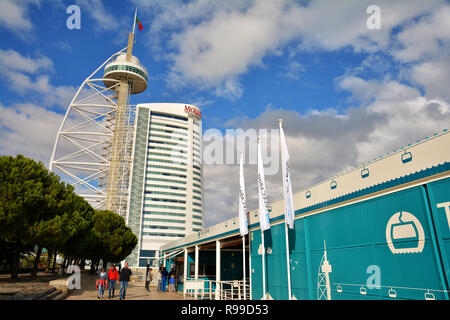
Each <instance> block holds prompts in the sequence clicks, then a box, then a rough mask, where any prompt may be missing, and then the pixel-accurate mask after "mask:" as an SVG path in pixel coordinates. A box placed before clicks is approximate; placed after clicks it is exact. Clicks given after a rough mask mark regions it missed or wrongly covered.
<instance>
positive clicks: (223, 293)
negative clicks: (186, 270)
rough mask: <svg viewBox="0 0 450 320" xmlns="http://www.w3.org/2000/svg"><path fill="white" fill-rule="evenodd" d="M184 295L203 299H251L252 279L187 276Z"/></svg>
mask: <svg viewBox="0 0 450 320" xmlns="http://www.w3.org/2000/svg"><path fill="white" fill-rule="evenodd" d="M183 293H184V295H190V296H192V297H194V298H195V299H201V300H205V299H206V300H208V299H209V300H250V281H246V284H245V290H244V281H242V280H231V281H216V280H208V279H194V278H187V279H186V281H185V282H184V284H183Z"/></svg>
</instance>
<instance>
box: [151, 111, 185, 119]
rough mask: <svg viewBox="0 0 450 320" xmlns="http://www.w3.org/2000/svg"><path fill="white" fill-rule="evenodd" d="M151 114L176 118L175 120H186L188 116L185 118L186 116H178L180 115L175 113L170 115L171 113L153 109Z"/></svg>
mask: <svg viewBox="0 0 450 320" xmlns="http://www.w3.org/2000/svg"><path fill="white" fill-rule="evenodd" d="M152 116H158V117H164V118H169V119H176V120H181V121H187V120H188V118H186V117H180V116H176V115H172V114H165V113H160V112H155V111H152Z"/></svg>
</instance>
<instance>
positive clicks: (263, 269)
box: [258, 137, 266, 300]
mask: <svg viewBox="0 0 450 320" xmlns="http://www.w3.org/2000/svg"><path fill="white" fill-rule="evenodd" d="M260 143H261V138H260V137H258V160H259V154H260V153H261V150H260V148H261V147H260ZM258 188H260V187H259V186H258ZM264 211H265V210H264ZM259 214H260V215H261V214H263V215H265V214H266V213H265V212H261V210H259ZM260 219H261V217H260ZM261 244H262V255H261V259H262V276H263V300H266V245H265V242H264V228H263V226H261Z"/></svg>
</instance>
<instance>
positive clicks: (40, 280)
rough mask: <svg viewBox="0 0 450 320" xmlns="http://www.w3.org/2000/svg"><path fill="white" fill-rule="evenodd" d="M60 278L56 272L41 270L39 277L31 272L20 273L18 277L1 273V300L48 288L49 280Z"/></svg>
mask: <svg viewBox="0 0 450 320" xmlns="http://www.w3.org/2000/svg"><path fill="white" fill-rule="evenodd" d="M55 279H59V276H58V275H57V274H55V273H45V272H39V273H38V274H37V277H31V276H30V274H29V273H20V274H19V275H18V277H17V278H16V279H11V275H10V274H1V275H0V300H2V299H8V298H10V297H11V296H13V295H15V294H21V295H24V296H25V295H28V294H32V293H36V292H40V291H43V290H46V289H48V282H49V281H51V280H55Z"/></svg>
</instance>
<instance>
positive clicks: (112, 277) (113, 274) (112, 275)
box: [108, 264, 119, 299]
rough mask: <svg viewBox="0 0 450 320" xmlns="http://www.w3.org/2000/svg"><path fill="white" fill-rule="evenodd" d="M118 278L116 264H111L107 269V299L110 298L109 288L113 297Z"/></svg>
mask: <svg viewBox="0 0 450 320" xmlns="http://www.w3.org/2000/svg"><path fill="white" fill-rule="evenodd" d="M117 280H119V272H117V269H116V265H115V264H113V265H112V266H111V268H109V271H108V287H109V297H108V298H109V299H111V290H112V297H113V298H114V292H115V291H116V281H117Z"/></svg>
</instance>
